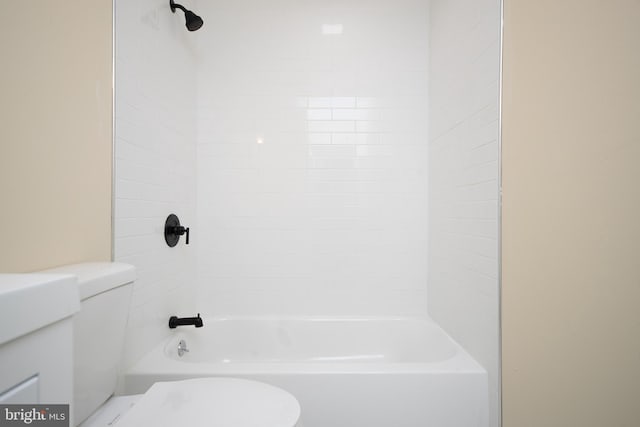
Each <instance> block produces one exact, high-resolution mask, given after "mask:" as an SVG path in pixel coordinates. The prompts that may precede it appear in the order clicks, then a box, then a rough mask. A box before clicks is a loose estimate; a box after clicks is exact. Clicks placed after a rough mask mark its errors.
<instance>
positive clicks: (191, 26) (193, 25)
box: [169, 0, 204, 31]
mask: <svg viewBox="0 0 640 427" xmlns="http://www.w3.org/2000/svg"><path fill="white" fill-rule="evenodd" d="M169 6H170V7H171V12H173V13H176V9H180V10H181V11H183V12H184V19H185V21H186V26H187V30H189V31H196V30H199V29H200V27H202V24H204V22H203V21H202V18H200V17H199V16H198V15H196V14H195V13H193V12H191V11H190V10H187V9H186V8H185V7H184V6H182V5H180V4H177V3H174V2H173V0H169Z"/></svg>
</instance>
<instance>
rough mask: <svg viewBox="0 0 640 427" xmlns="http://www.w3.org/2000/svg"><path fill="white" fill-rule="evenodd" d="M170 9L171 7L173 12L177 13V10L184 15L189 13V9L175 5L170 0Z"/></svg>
mask: <svg viewBox="0 0 640 427" xmlns="http://www.w3.org/2000/svg"><path fill="white" fill-rule="evenodd" d="M165 4H166V3H165ZM169 7H171V12H173V13H176V9H180V10H181V11H183V12H184V13H187V8H185V7H184V6H183V5H181V4H177V3H174V1H173V0H169Z"/></svg>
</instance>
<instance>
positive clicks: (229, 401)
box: [80, 378, 300, 427]
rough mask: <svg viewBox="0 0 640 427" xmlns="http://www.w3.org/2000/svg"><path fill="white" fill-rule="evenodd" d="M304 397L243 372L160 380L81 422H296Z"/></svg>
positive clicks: (243, 426) (264, 425)
mask: <svg viewBox="0 0 640 427" xmlns="http://www.w3.org/2000/svg"><path fill="white" fill-rule="evenodd" d="M299 417H300V405H299V404H298V401H297V400H296V399H295V398H294V397H293V396H292V395H291V394H289V393H287V392H286V391H284V390H282V389H279V388H277V387H273V386H270V385H268V384H264V383H260V382H257V381H250V380H244V379H238V378H197V379H191V380H184V381H171V382H157V383H155V384H154V385H153V386H151V388H150V389H149V390H148V391H147V392H146V393H145V394H144V395H135V396H120V397H115V398H113V399H110V400H109V401H108V402H107V404H105V405H104V409H101V410H98V411H96V413H95V414H94V415H92V416H91V417H90V418H89V419H87V420H86V421H85V422H84V423H82V424H81V425H80V427H108V426H116V427H146V426H149V427H151V426H153V427H174V426H177V425H184V426H189V427H210V426H216V427H294V426H295V425H296V422H297V421H298V418H299Z"/></svg>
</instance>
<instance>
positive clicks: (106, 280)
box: [42, 262, 136, 301]
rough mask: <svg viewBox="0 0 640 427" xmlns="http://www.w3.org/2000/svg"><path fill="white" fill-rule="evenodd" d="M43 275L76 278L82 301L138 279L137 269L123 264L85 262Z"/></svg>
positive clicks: (47, 271)
mask: <svg viewBox="0 0 640 427" xmlns="http://www.w3.org/2000/svg"><path fill="white" fill-rule="evenodd" d="M42 273H60V274H72V275H74V276H76V277H77V278H78V290H79V293H80V300H81V301H82V300H85V299H87V298H90V297H92V296H94V295H98V294H99V293H102V292H105V291H108V290H110V289H113V288H117V287H119V286H122V285H126V284H128V283H131V282H133V281H134V280H135V279H136V269H135V267H134V266H132V265H130V264H125V263H122V262H84V263H80V264H70V265H65V266H62V267H56V268H52V269H49V270H45V271H42Z"/></svg>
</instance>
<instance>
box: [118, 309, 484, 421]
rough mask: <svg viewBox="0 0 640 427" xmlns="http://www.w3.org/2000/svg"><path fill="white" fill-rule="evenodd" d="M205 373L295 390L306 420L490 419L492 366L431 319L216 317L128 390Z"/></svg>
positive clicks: (147, 363)
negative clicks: (477, 358) (182, 350)
mask: <svg viewBox="0 0 640 427" xmlns="http://www.w3.org/2000/svg"><path fill="white" fill-rule="evenodd" d="M180 340H185V341H186V342H187V345H188V348H189V352H188V353H185V354H184V356H182V357H179V356H178V352H177V348H178V342H179V341H180ZM204 376H232V377H240V378H251V379H256V380H259V381H264V382H266V383H270V384H273V385H276V386H278V387H281V388H283V389H285V390H288V391H289V392H291V393H292V394H293V395H295V396H296V397H297V398H298V400H299V402H300V405H301V407H302V416H301V423H300V425H301V427H487V426H488V385H487V373H486V371H485V370H484V369H483V368H482V367H481V366H480V365H479V364H478V363H477V362H476V361H475V360H474V359H473V358H471V357H470V356H469V355H468V354H467V352H466V351H464V350H463V349H462V348H461V347H460V346H459V345H458V344H457V343H455V342H454V341H453V340H452V339H451V338H450V337H449V336H448V335H447V334H446V333H445V332H444V331H443V330H442V329H441V328H440V327H439V326H438V325H437V324H435V323H433V322H431V321H430V320H428V319H423V318H378V317H376V318H333V317H331V318H326V317H323V318H320V317H313V318H309V317H304V318H302V317H299V318H282V317H279V318H265V317H261V318H257V317H256V318H247V317H229V318H206V319H204V327H203V328H199V329H196V328H193V327H181V328H178V329H176V331H175V333H174V334H173V336H172V337H171V338H170V339H169V340H168V341H167V342H165V343H163V344H161V345H160V346H158V347H157V348H156V349H155V350H154V351H152V352H151V353H149V354H148V355H146V356H145V357H144V358H143V359H142V360H140V361H139V362H138V363H137V364H136V365H135V366H134V367H133V368H132V369H131V370H129V371H128V372H127V373H126V374H125V376H124V391H125V393H127V394H134V393H143V392H144V391H146V390H147V388H149V387H150V386H151V384H153V383H154V382H156V381H167V380H177V379H186V378H194V377H204Z"/></svg>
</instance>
